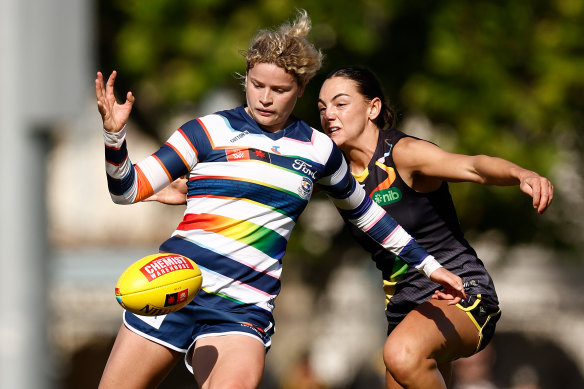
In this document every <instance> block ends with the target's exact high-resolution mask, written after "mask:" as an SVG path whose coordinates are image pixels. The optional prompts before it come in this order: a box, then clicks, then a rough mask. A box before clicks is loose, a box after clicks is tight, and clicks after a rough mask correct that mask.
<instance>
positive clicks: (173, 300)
mask: <svg viewBox="0 0 584 389" xmlns="http://www.w3.org/2000/svg"><path fill="white" fill-rule="evenodd" d="M187 297H189V290H188V288H187V289H184V290H181V291H180V292H176V293H167V294H166V298H165V299H164V306H165V307H171V306H173V305H177V304H180V303H184V302H185V301H187Z"/></svg>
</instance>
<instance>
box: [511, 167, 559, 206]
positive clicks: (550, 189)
mask: <svg viewBox="0 0 584 389" xmlns="http://www.w3.org/2000/svg"><path fill="white" fill-rule="evenodd" d="M519 188H520V189H521V190H522V191H523V192H524V193H526V194H528V195H530V196H531V197H532V198H533V208H535V209H536V210H537V213H539V214H542V213H543V212H544V211H545V210H546V209H547V207H549V206H550V204H551V203H552V199H553V197H554V186H553V185H552V183H551V182H550V181H549V180H548V179H547V178H545V177H542V176H540V175H539V174H537V173H535V172H529V173H528V174H525V175H524V176H522V177H521V178H520V182H519Z"/></svg>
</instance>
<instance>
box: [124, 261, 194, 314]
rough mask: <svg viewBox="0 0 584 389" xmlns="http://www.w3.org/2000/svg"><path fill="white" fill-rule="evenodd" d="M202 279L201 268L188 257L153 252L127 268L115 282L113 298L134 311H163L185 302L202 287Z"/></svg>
mask: <svg viewBox="0 0 584 389" xmlns="http://www.w3.org/2000/svg"><path fill="white" fill-rule="evenodd" d="M201 282H202V277H201V270H200V269H199V267H198V266H197V264H196V263H195V262H193V261H192V260H191V259H189V258H187V257H185V256H183V255H178V254H171V253H159V254H152V255H148V256H146V257H144V258H142V259H139V260H138V261H136V262H134V263H133V264H131V265H130V266H128V268H126V270H125V271H124V272H123V273H122V275H121V276H120V278H119V279H118V282H117V284H116V299H117V300H118V303H120V305H121V306H122V307H124V308H125V309H127V310H128V311H130V312H132V313H135V314H137V315H142V316H158V315H166V314H167V313H171V312H175V311H178V310H179V309H181V308H182V307H184V306H185V305H187V304H188V303H189V302H190V301H191V300H192V299H193V298H194V297H195V295H196V294H197V293H198V292H199V290H200V289H201Z"/></svg>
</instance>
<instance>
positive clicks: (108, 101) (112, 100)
mask: <svg viewBox="0 0 584 389" xmlns="http://www.w3.org/2000/svg"><path fill="white" fill-rule="evenodd" d="M116 75H117V72H116V71H115V70H114V71H113V72H112V74H110V76H109V78H108V80H107V84H105V85H104V83H103V74H102V73H101V72H97V78H96V79H95V96H96V97H97V109H98V110H99V113H100V114H101V119H102V121H103V128H104V129H105V130H106V131H108V132H119V131H120V130H121V129H122V128H123V127H124V126H125V125H126V122H127V121H128V118H129V117H130V112H131V111H132V105H133V104H134V100H135V98H134V95H132V92H129V91H128V93H127V94H126V101H125V102H124V104H118V102H117V101H116V97H115V95H114V81H115V79H116Z"/></svg>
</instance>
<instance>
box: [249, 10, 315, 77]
mask: <svg viewBox="0 0 584 389" xmlns="http://www.w3.org/2000/svg"><path fill="white" fill-rule="evenodd" d="M311 27H312V24H311V22H310V18H309V17H308V14H307V13H306V11H305V10H298V17H297V19H296V20H295V21H294V23H293V24H289V23H285V24H283V25H281V26H280V27H279V28H277V29H275V30H260V31H259V32H258V34H257V35H256V36H255V37H254V38H253V39H252V40H251V43H250V45H249V48H248V49H247V51H243V52H242V54H243V55H244V56H245V60H246V67H245V72H246V74H247V72H249V70H250V69H251V68H253V67H254V65H255V64H257V63H273V64H275V65H277V66H279V67H281V68H282V69H284V70H285V71H286V72H287V73H289V74H291V75H293V76H294V78H296V81H297V82H298V84H299V85H304V84H305V83H307V82H308V80H310V79H311V78H312V77H314V75H315V74H316V72H318V70H319V69H320V67H321V66H322V59H323V55H322V53H321V52H320V50H318V49H317V48H316V47H314V45H313V44H312V43H310V42H309V41H308V40H307V39H306V36H307V35H308V32H309V31H310V29H311Z"/></svg>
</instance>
